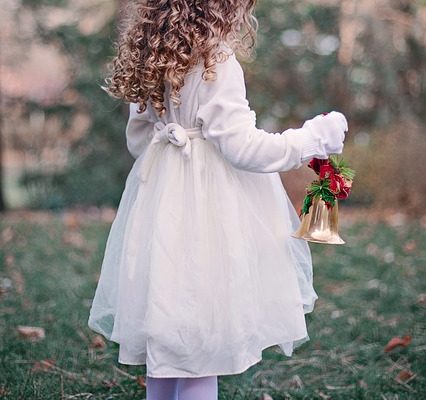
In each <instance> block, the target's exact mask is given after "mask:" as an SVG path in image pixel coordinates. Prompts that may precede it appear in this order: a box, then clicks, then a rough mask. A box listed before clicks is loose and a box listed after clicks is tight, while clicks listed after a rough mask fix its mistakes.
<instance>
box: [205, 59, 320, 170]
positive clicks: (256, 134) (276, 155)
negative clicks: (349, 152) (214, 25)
mask: <svg viewBox="0 0 426 400" xmlns="http://www.w3.org/2000/svg"><path fill="white" fill-rule="evenodd" d="M216 71H217V79H216V80H215V81H204V80H201V83H200V87H199V92H198V93H199V109H198V112H197V124H200V125H201V129H202V132H203V135H204V137H205V138H206V139H207V140H210V141H212V142H213V143H214V145H215V146H216V147H217V149H218V150H219V151H220V152H221V153H222V154H223V156H224V157H225V158H226V159H227V160H228V161H229V162H230V163H231V164H232V165H233V166H234V167H235V168H238V169H243V170H247V171H251V172H264V173H268V172H278V171H288V170H291V169H295V168H299V167H300V166H301V165H302V162H303V160H304V155H306V154H308V153H309V154H313V153H314V149H316V148H317V147H318V146H319V145H320V142H319V140H317V139H315V138H313V137H312V135H310V132H308V131H307V130H306V129H303V128H300V129H287V130H285V131H284V132H282V133H269V132H266V131H265V130H263V129H258V128H256V114H255V112H254V111H252V110H251V109H250V107H249V103H248V100H247V98H246V88H245V82H244V73H243V70H242V68H241V65H240V63H239V62H238V60H237V59H236V57H235V54H234V53H233V54H232V55H231V56H230V57H229V58H228V59H227V60H226V61H225V62H223V63H218V64H217V65H216ZM305 158H306V157H305Z"/></svg>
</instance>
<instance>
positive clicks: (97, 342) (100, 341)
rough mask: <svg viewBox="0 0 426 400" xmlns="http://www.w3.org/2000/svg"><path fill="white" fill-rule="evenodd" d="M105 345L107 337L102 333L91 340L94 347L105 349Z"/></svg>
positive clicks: (91, 345)
mask: <svg viewBox="0 0 426 400" xmlns="http://www.w3.org/2000/svg"><path fill="white" fill-rule="evenodd" d="M105 346H106V344H105V339H104V338H103V337H102V336H101V335H95V336H94V337H93V339H92V340H91V342H90V347H92V348H94V349H104V348H105Z"/></svg>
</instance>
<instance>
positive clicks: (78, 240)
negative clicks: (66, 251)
mask: <svg viewBox="0 0 426 400" xmlns="http://www.w3.org/2000/svg"><path fill="white" fill-rule="evenodd" d="M62 242H63V243H64V244H66V245H70V246H73V247H76V248H78V249H81V248H83V247H84V246H85V245H86V240H85V239H84V236H83V235H82V234H81V232H78V231H67V232H64V233H63V235H62Z"/></svg>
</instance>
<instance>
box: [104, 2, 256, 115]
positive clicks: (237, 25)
mask: <svg viewBox="0 0 426 400" xmlns="http://www.w3.org/2000/svg"><path fill="white" fill-rule="evenodd" d="M256 1H257V0H138V1H136V2H133V4H132V5H129V6H128V7H127V10H126V11H127V12H126V16H125V17H124V18H123V20H122V25H121V29H120V34H119V40H118V43H115V47H116V49H117V51H118V53H117V55H116V56H115V57H114V58H113V60H112V62H111V63H110V64H109V67H110V70H111V73H110V75H109V76H107V78H105V82H106V86H103V87H102V88H103V89H104V90H105V91H106V92H107V93H108V94H109V95H110V96H112V97H115V98H120V99H123V100H124V101H125V102H132V103H138V104H139V109H138V112H143V111H145V109H146V107H147V102H148V100H149V99H151V104H152V107H153V108H154V110H156V111H157V113H158V114H159V115H160V116H162V115H163V114H164V112H165V111H166V107H165V106H164V92H165V83H166V82H169V83H170V98H171V100H172V102H173V103H174V105H175V106H176V107H177V106H179V104H181V101H180V93H179V91H180V89H181V88H182V86H183V84H184V79H185V76H186V74H187V73H188V72H189V71H190V70H191V69H192V68H193V67H194V66H195V65H197V64H198V63H200V62H203V65H204V70H203V73H202V78H203V79H204V80H215V79H216V68H215V66H216V63H218V62H223V61H225V60H226V59H227V58H228V57H229V54H227V53H226V52H224V51H222V50H221V49H220V44H221V42H226V43H227V44H228V46H229V47H230V48H231V49H232V50H233V51H234V52H238V53H239V54H240V55H242V56H243V57H249V56H250V55H251V54H252V49H253V48H254V47H255V44H256V31H257V20H256V18H255V17H254V15H253V11H254V8H255V5H256Z"/></svg>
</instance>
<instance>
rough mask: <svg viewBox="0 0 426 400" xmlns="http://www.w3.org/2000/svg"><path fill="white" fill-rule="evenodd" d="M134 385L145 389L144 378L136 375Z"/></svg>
mask: <svg viewBox="0 0 426 400" xmlns="http://www.w3.org/2000/svg"><path fill="white" fill-rule="evenodd" d="M136 383H137V384H138V385H139V386H140V387H142V388H146V381H145V377H144V376H143V375H138V376H137V377H136Z"/></svg>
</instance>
